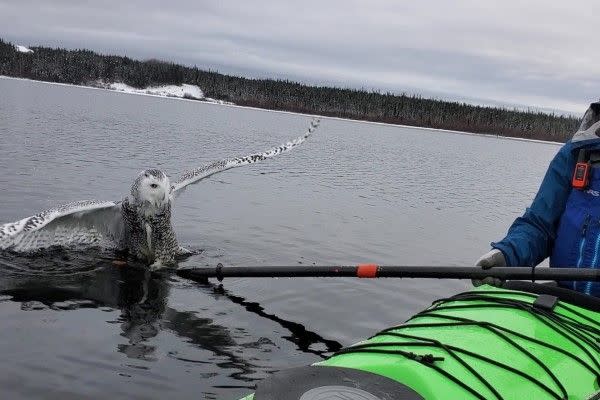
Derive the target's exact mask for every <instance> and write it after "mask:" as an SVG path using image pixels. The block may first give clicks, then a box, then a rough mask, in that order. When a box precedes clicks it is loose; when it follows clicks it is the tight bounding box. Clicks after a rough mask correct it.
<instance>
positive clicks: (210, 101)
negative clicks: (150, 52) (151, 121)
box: [0, 75, 564, 146]
mask: <svg viewBox="0 0 600 400" xmlns="http://www.w3.org/2000/svg"><path fill="white" fill-rule="evenodd" d="M0 79H14V80H19V81H29V82H36V83H42V84H46V85H56V86H70V87H76V88H82V89H96V90H112V91H115V92H117V91H118V90H113V89H109V88H105V87H100V86H85V85H73V84H70V83H59V82H48V81H40V80H37V79H28V78H16V77H13V76H5V75H0ZM125 86H126V85H125ZM132 89H133V90H134V91H133V92H125V91H119V92H120V93H128V94H136V95H141V96H153V97H163V98H164V97H166V96H159V95H156V94H149V93H146V92H144V91H142V90H139V89H135V88H132ZM198 89H199V88H198ZM136 90H137V92H135V91H136ZM167 98H171V99H175V100H182V101H196V102H198V100H196V99H189V98H185V97H167ZM200 101H201V102H202V103H204V104H214V105H223V106H227V107H235V108H244V109H249V110H256V111H261V112H272V113H278V114H291V115H306V116H309V117H319V118H322V119H331V120H335V121H347V122H352V123H357V124H373V125H382V126H392V127H400V128H410V129H418V130H425V131H433V132H444V133H452V134H458V135H468V136H481V137H490V138H496V139H501V140H516V141H520V142H532V143H541V144H549V145H556V146H562V145H564V143H562V142H553V141H550V140H540V139H527V138H518V137H512V136H499V135H494V134H487V133H473V132H464V131H454V130H450V129H440V128H428V127H424V126H412V125H401V124H390V123H388V122H374V121H365V120H360V119H350V118H341V117H330V116H326V115H318V114H306V113H298V112H292V111H282V110H271V109H267V108H259V107H249V106H240V105H237V104H235V103H231V102H229V101H224V100H217V99H211V98H210V97H205V98H203V99H201V100H200Z"/></svg>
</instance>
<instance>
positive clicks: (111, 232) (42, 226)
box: [0, 119, 319, 269]
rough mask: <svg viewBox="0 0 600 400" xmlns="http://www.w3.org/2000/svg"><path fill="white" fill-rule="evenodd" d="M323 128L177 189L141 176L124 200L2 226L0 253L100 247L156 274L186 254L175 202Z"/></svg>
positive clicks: (197, 172) (188, 177) (161, 178)
mask: <svg viewBox="0 0 600 400" xmlns="http://www.w3.org/2000/svg"><path fill="white" fill-rule="evenodd" d="M318 126H319V120H318V119H313V120H312V121H311V123H310V126H309V128H308V130H307V131H306V132H305V133H304V134H303V135H302V136H300V137H298V138H296V139H295V140H292V141H290V142H287V143H285V144H283V145H281V146H278V147H273V148H271V149H269V150H267V151H265V152H263V153H256V154H251V155H248V156H245V157H238V158H229V159H225V160H221V161H217V162H213V163H210V164H208V165H205V166H203V167H200V168H195V169H193V170H191V171H189V172H186V173H184V174H183V175H182V176H181V178H179V179H178V180H177V181H176V182H175V183H174V184H173V185H171V184H170V181H169V178H168V177H167V175H166V174H165V173H164V172H162V171H160V170H158V169H148V170H145V171H142V172H141V173H140V174H139V175H138V177H137V178H136V179H135V181H134V182H133V184H132V186H131V191H130V194H129V195H128V196H127V197H125V199H123V201H118V202H114V201H93V200H92V201H77V202H73V203H69V204H65V205H62V206H59V207H56V208H52V209H49V210H46V211H42V212H40V213H39V214H36V215H33V216H31V217H27V218H23V219H21V220H19V221H16V222H12V223H7V224H4V225H0V250H11V251H17V252H27V251H32V250H38V249H44V248H48V247H52V246H87V245H98V246H102V247H107V248H117V249H126V250H128V251H129V252H130V254H132V255H133V256H135V257H137V258H139V259H142V260H144V261H146V262H148V263H149V264H151V267H152V268H153V269H155V268H160V267H162V266H164V265H169V264H172V263H173V262H174V260H175V258H176V257H177V256H178V255H181V254H183V253H186V252H187V251H186V250H185V249H183V248H182V247H180V246H179V244H178V243H177V239H176V236H175V231H174V229H173V226H172V224H171V206H172V202H173V198H174V197H175V196H176V195H178V194H179V193H181V192H182V189H183V188H185V187H187V186H188V185H191V184H192V183H196V182H199V181H200V180H202V179H204V178H207V177H209V176H211V175H214V174H216V173H218V172H222V171H226V170H228V169H231V168H235V167H240V166H242V165H248V164H253V163H256V162H258V161H262V160H266V159H268V158H271V157H275V156H277V155H279V154H281V153H284V152H287V151H289V150H291V149H293V148H294V147H296V146H298V145H300V144H302V143H303V142H304V141H305V140H306V139H307V138H308V137H309V136H310V135H311V134H312V133H313V132H314V131H315V130H316V129H317V127H318Z"/></svg>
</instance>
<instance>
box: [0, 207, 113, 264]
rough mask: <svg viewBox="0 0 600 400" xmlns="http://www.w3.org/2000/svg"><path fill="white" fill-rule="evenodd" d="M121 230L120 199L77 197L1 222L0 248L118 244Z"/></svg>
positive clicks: (21, 248)
mask: <svg viewBox="0 0 600 400" xmlns="http://www.w3.org/2000/svg"><path fill="white" fill-rule="evenodd" d="M123 231H124V223H123V217H122V215H121V206H120V203H119V202H114V201H93V200H91V201H90V200H85V201H76V202H73V203H69V204H65V205H62V206H59V207H55V208H51V209H49V210H46V211H42V212H40V213H39V214H36V215H33V216H31V217H27V218H23V219H22V220H20V221H16V222H11V223H8V224H4V225H0V250H12V251H18V252H26V251H33V250H38V249H43V248H47V247H51V246H76V245H98V246H103V247H119V246H120V242H121V240H122V238H123Z"/></svg>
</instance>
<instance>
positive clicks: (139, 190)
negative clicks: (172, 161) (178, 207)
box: [131, 169, 171, 209]
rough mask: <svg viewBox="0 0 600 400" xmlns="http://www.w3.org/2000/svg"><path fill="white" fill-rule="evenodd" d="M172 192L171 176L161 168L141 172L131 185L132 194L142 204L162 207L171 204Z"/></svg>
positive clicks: (136, 201) (157, 207)
mask: <svg viewBox="0 0 600 400" xmlns="http://www.w3.org/2000/svg"><path fill="white" fill-rule="evenodd" d="M170 194H171V183H170V182H169V178H168V177H167V175H166V174H165V173H164V172H162V171H161V170H159V169H147V170H145V171H142V172H140V174H139V175H138V176H137V178H136V179H135V181H134V182H133V185H131V196H132V197H133V199H134V201H135V203H136V204H137V205H140V206H146V207H148V206H150V207H152V208H156V209H162V208H164V207H165V206H166V205H167V204H169V201H170Z"/></svg>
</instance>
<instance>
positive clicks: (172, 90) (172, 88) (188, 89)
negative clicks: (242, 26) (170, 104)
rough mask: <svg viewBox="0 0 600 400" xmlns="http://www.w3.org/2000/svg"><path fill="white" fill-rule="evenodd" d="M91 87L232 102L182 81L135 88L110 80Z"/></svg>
mask: <svg viewBox="0 0 600 400" xmlns="http://www.w3.org/2000/svg"><path fill="white" fill-rule="evenodd" d="M92 86H93V87H98V88H102V89H108V90H115V91H117V92H125V93H131V94H143V95H149V96H159V97H176V98H179V99H190V100H200V101H206V102H209V103H216V104H228V105H233V103H231V102H229V101H224V100H217V99H211V98H210V97H206V96H204V92H203V91H202V89H200V88H199V87H198V86H196V85H189V84H187V83H184V84H183V85H181V86H178V85H162V86H149V87H147V88H144V89H136V88H134V87H132V86H129V85H126V84H125V83H122V82H112V83H105V82H102V81H97V82H95V83H94V84H93V85H92Z"/></svg>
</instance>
